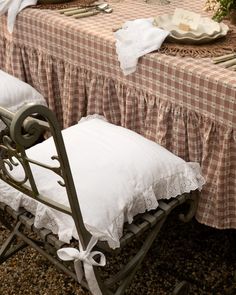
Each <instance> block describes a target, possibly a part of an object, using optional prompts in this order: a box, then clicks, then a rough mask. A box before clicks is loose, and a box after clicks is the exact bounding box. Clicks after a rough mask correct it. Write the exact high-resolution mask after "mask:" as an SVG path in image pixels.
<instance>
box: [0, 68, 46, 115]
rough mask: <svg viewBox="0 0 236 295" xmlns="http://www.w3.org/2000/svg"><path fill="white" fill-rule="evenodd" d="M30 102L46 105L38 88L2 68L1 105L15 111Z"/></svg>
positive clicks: (0, 78)
mask: <svg viewBox="0 0 236 295" xmlns="http://www.w3.org/2000/svg"><path fill="white" fill-rule="evenodd" d="M29 102H34V103H37V104H43V105H46V101H45V99H44V98H43V96H42V95H41V94H40V93H39V92H38V91H37V90H36V89H34V88H33V87H32V86H30V85H29V84H27V83H25V82H23V81H21V80H19V79H17V78H16V77H14V76H11V75H9V74H7V73H5V72H3V71H1V70H0V106H1V107H4V108H6V109H8V110H10V111H12V112H15V111H16V110H18V109H19V108H20V107H22V106H23V105H25V104H26V103H29Z"/></svg>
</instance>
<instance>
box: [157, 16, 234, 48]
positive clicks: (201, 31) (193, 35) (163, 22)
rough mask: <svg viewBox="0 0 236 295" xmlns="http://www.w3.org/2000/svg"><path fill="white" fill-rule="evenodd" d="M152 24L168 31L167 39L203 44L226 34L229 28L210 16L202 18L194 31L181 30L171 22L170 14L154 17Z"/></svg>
mask: <svg viewBox="0 0 236 295" xmlns="http://www.w3.org/2000/svg"><path fill="white" fill-rule="evenodd" d="M153 24H154V25H156V26H158V27H159V28H162V29H164V30H167V31H170V35H169V36H168V40H169V41H172V42H178V43H185V44H203V43H209V42H211V41H213V40H216V39H218V38H221V37H224V36H226V34H227V32H228V30H229V28H228V26H227V25H225V24H224V23H217V22H215V21H213V20H212V19H210V18H207V17H205V18H202V19H201V24H200V25H199V27H198V29H197V30H196V31H193V30H192V31H183V30H180V29H179V28H178V27H177V26H176V25H174V24H173V23H172V15H170V14H164V15H160V16H158V17H156V18H155V19H154V23H153Z"/></svg>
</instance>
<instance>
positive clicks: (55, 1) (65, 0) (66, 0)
mask: <svg viewBox="0 0 236 295" xmlns="http://www.w3.org/2000/svg"><path fill="white" fill-rule="evenodd" d="M95 1H96V0H39V1H38V3H37V5H34V6H32V8H37V9H64V8H70V7H80V6H81V7H83V6H88V5H91V4H92V3H94V2H95Z"/></svg>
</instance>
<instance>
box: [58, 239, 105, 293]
mask: <svg viewBox="0 0 236 295" xmlns="http://www.w3.org/2000/svg"><path fill="white" fill-rule="evenodd" d="M97 241H98V239H97V238H95V237H92V238H91V240H90V241H89V243H88V246H87V249H86V250H84V251H79V250H77V249H75V248H62V249H60V250H58V251H57V255H58V256H59V258H60V259H61V260H64V261H71V260H74V267H75V272H76V276H77V279H78V281H79V283H80V282H81V281H82V278H83V271H82V265H81V261H82V262H83V264H84V273H85V278H86V280H87V283H88V286H89V289H90V291H91V293H92V294H93V295H102V292H101V290H100V288H99V285H98V282H97V279H96V277H95V274H94V270H93V266H104V265H105V264H106V257H105V255H104V254H103V253H102V252H99V251H93V252H91V250H92V249H93V247H94V246H95V245H96V243H97ZM95 255H99V256H100V262H96V261H95V260H94V258H93V257H94V256H95Z"/></svg>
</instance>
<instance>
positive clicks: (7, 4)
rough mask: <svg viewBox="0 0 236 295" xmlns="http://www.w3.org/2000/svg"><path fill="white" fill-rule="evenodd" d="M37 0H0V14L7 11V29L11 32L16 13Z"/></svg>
mask: <svg viewBox="0 0 236 295" xmlns="http://www.w3.org/2000/svg"><path fill="white" fill-rule="evenodd" d="M36 3H37V0H0V15H2V14H4V13H6V12H7V29H8V31H9V32H10V33H12V32H13V27H14V23H15V19H16V16H17V14H18V13H19V12H20V11H21V10H22V9H24V8H25V7H26V6H29V5H35V4H36Z"/></svg>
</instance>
